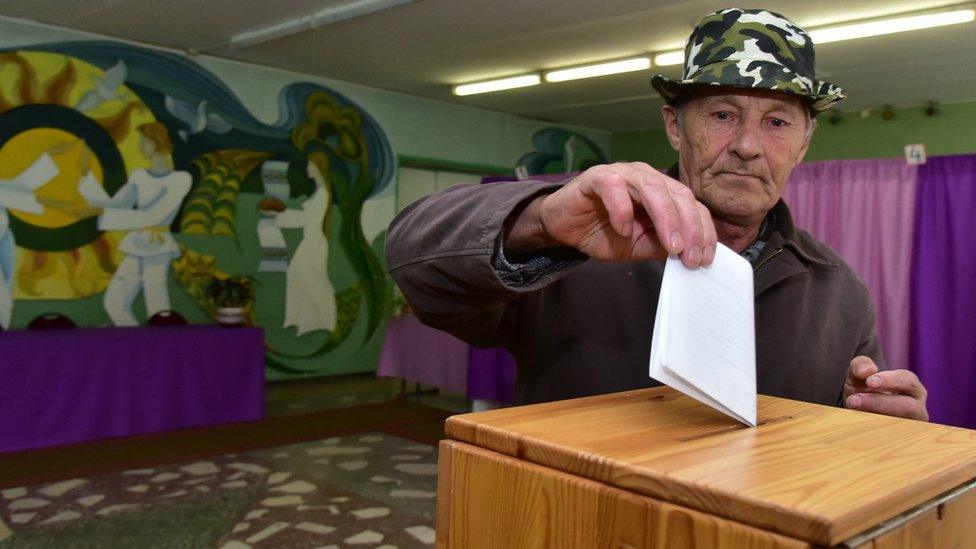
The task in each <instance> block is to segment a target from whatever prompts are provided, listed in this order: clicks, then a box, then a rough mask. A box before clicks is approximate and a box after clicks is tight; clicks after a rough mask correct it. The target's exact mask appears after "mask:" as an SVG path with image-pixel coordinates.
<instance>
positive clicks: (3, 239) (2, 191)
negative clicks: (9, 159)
mask: <svg viewBox="0 0 976 549" xmlns="http://www.w3.org/2000/svg"><path fill="white" fill-rule="evenodd" d="M58 173H60V170H59V168H58V165H57V164H56V163H55V162H54V160H53V159H52V158H51V156H50V155H49V154H48V153H44V154H42V155H41V156H39V157H38V158H37V160H35V161H34V163H33V164H31V165H30V167H28V168H27V169H25V170H24V171H23V172H21V173H20V175H18V176H17V177H15V178H13V179H0V327H3V329H4V330H6V329H7V328H9V327H10V317H11V316H12V314H13V310H14V301H13V294H12V291H11V278H12V276H13V270H14V251H15V248H14V246H15V244H14V235H13V233H12V232H10V219H9V217H7V210H8V209H11V210H19V211H22V212H28V213H33V214H40V213H43V212H44V208H43V206H42V205H41V203H40V202H38V200H37V198H36V197H35V196H34V191H35V190H37V188H38V187H41V186H42V185H44V184H45V183H47V182H48V181H50V180H51V179H53V178H54V177H56V176H57V175H58Z"/></svg>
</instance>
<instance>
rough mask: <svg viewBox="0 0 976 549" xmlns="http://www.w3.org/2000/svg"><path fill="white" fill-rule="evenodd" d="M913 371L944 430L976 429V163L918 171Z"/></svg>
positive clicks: (960, 159)
mask: <svg viewBox="0 0 976 549" xmlns="http://www.w3.org/2000/svg"><path fill="white" fill-rule="evenodd" d="M916 204H917V206H916V208H917V215H916V217H915V261H914V264H913V267H912V307H911V309H912V319H913V322H912V331H911V351H912V352H911V359H912V366H913V369H914V370H915V372H916V373H918V375H919V377H920V378H921V379H922V382H923V383H924V384H925V386H926V387H927V388H928V391H929V401H928V406H929V414H930V415H931V419H932V421H934V422H937V423H947V424H950V425H957V426H960V427H968V428H976V397H974V395H976V337H974V335H973V332H972V331H971V330H973V327H974V325H976V217H974V212H976V155H966V156H943V157H935V158H929V160H928V163H926V164H924V165H923V166H922V167H921V168H920V169H919V182H918V195H917V198H916Z"/></svg>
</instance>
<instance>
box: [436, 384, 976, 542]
mask: <svg viewBox="0 0 976 549" xmlns="http://www.w3.org/2000/svg"><path fill="white" fill-rule="evenodd" d="M446 433H447V437H448V439H447V440H444V441H442V442H441V446H440V462H439V479H438V494H437V498H438V500H437V545H438V547H452V548H463V547H499V548H514V547H558V548H561V549H562V548H571V547H579V548H594V547H634V548H643V547H655V548H675V547H695V548H702V547H822V546H827V547H833V546H841V547H860V548H875V549H877V548H882V547H919V548H922V547H924V548H932V547H976V431H971V430H967V429H960V428H955V427H949V426H944V425H937V424H931V423H925V422H920V421H912V420H906V419H898V418H892V417H887V416H882V415H877V414H871V413H866V412H858V411H853V410H845V409H840V408H832V407H825V406H820V405H815V404H808V403H803V402H797V401H792V400H787V399H782V398H774V397H768V396H760V397H759V401H758V426H757V427H754V428H750V427H746V426H745V425H743V424H741V423H739V422H737V421H735V420H734V419H731V418H729V417H727V416H725V415H723V414H722V413H721V412H718V411H716V410H713V409H712V408H709V407H708V406H705V405H704V404H701V403H699V402H697V401H695V400H693V399H691V398H689V397H687V396H685V395H682V394H681V393H678V392H676V391H674V390H673V389H670V388H667V387H658V388H653V389H644V390H637V391H628V392H623V393H615V394H609V395H601V396H595V397H588V398H581V399H573V400H564V401H559V402H550V403H545V404H537V405H531V406H521V407H516V408H507V409H500V410H491V411H487V412H481V413H476V414H465V415H459V416H454V417H451V418H449V419H448V420H447V424H446Z"/></svg>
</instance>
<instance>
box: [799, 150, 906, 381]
mask: <svg viewBox="0 0 976 549" xmlns="http://www.w3.org/2000/svg"><path fill="white" fill-rule="evenodd" d="M916 187H917V170H916V167H915V166H909V165H907V163H906V162H905V160H904V159H877V160H831V161H824V162H807V163H803V164H800V165H799V166H797V167H796V169H795V170H793V175H792V177H791V178H790V182H789V184H787V186H786V189H785V191H784V193H783V199H784V200H785V201H786V203H787V204H788V205H789V207H790V211H791V212H792V213H793V219H794V221H795V223H796V226H797V227H800V228H802V229H805V230H807V231H809V232H810V233H811V234H812V235H813V236H815V237H817V238H818V239H820V240H822V241H824V242H826V243H827V245H828V246H830V247H831V248H833V249H834V250H835V251H836V252H837V253H838V254H839V255H840V256H841V257H842V258H844V261H846V262H847V264H848V265H850V266H851V268H853V269H854V271H855V272H856V273H857V274H858V276H860V277H861V279H862V280H863V281H864V282H865V284H866V285H867V287H868V290H870V292H871V296H872V298H873V301H874V310H875V314H876V315H877V329H878V338H879V340H880V341H881V347H882V350H883V352H884V356H885V361H886V362H887V367H888V368H889V369H901V368H906V369H907V368H909V351H908V346H909V345H908V343H909V339H908V333H909V332H908V330H909V319H910V315H909V303H910V302H909V293H910V283H909V277H910V273H911V260H912V254H911V252H912V233H913V227H912V219H913V217H914V210H915V189H916Z"/></svg>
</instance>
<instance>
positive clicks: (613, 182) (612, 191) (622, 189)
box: [593, 176, 634, 236]
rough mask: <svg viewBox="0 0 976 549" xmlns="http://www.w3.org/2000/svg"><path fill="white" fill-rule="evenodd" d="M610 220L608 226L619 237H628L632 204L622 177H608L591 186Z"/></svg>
mask: <svg viewBox="0 0 976 549" xmlns="http://www.w3.org/2000/svg"><path fill="white" fill-rule="evenodd" d="M593 191H594V192H595V193H596V194H597V196H599V197H600V201H601V202H602V203H603V207H604V208H605V209H606V210H607V217H609V218H610V226H611V227H613V230H614V231H616V232H617V234H619V235H621V236H630V235H631V233H632V232H633V224H634V203H633V201H632V200H631V199H630V193H629V192H628V191H627V183H626V182H625V181H624V179H623V178H622V177H619V176H617V177H614V176H608V177H606V178H604V179H602V180H601V181H599V182H597V183H596V184H594V185H593Z"/></svg>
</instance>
